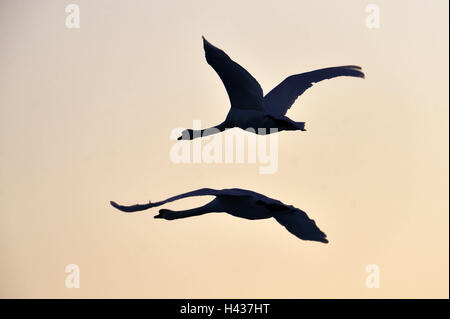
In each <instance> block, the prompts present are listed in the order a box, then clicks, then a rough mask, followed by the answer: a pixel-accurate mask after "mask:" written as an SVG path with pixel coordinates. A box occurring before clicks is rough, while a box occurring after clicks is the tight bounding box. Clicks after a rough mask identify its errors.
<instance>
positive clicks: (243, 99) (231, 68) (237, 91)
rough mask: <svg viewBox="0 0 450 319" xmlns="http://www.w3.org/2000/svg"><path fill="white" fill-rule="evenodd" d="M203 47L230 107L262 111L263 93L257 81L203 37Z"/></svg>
mask: <svg viewBox="0 0 450 319" xmlns="http://www.w3.org/2000/svg"><path fill="white" fill-rule="evenodd" d="M203 47H204V49H205V57H206V61H207V62H208V64H209V65H210V66H212V68H213V69H214V70H215V71H216V72H217V74H218V75H219V77H220V79H221V80H222V82H223V84H224V86H225V89H226V90H227V93H228V97H229V98H230V103H231V107H235V108H240V109H257V110H260V111H263V110H264V109H263V106H262V101H263V91H262V89H261V86H260V85H259V83H258V81H256V79H255V78H254V77H253V76H252V75H251V74H250V73H248V72H247V71H246V70H245V69H244V68H243V67H242V66H240V65H239V64H237V63H236V62H234V61H233V60H231V59H230V57H229V56H228V55H227V54H226V53H225V52H224V51H222V50H221V49H219V48H216V47H215V46H213V45H212V44H211V43H209V42H208V41H207V40H206V39H205V38H204V37H203Z"/></svg>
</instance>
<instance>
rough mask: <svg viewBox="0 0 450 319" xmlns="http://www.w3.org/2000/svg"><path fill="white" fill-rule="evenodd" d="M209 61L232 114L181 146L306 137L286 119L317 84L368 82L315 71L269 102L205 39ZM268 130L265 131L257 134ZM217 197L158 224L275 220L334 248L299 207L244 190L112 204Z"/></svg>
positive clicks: (352, 71) (192, 133) (338, 70)
mask: <svg viewBox="0 0 450 319" xmlns="http://www.w3.org/2000/svg"><path fill="white" fill-rule="evenodd" d="M203 47H204V50H205V56H206V61H207V62H208V64H209V65H210V66H211V67H212V68H213V69H214V70H215V71H216V72H217V74H218V75H219V77H220V79H221V80H222V82H223V84H224V86H225V89H226V90H227V93H228V96H229V98H230V104H231V108H230V111H229V112H228V115H227V117H226V119H225V121H223V122H222V123H220V124H219V125H216V126H213V127H211V128H209V129H202V130H191V129H188V130H184V131H183V132H182V135H181V136H180V137H179V138H178V140H181V139H182V140H192V139H194V138H199V137H202V136H207V135H211V134H215V133H218V132H221V131H224V130H225V129H227V128H234V127H238V128H241V129H244V130H246V129H248V128H253V130H252V132H255V133H258V134H270V133H272V132H273V130H270V129H273V128H276V129H277V130H278V131H296V130H300V131H304V130H305V123H304V122H295V121H293V120H291V119H290V118H288V117H287V116H286V115H285V114H286V112H287V111H288V110H289V108H290V107H291V106H292V104H293V103H294V102H295V100H296V99H297V98H298V97H299V96H300V95H301V94H303V92H305V91H306V90H307V89H308V88H310V87H311V86H312V85H313V83H316V82H320V81H322V80H326V79H331V78H335V77H339V76H351V77H359V78H364V73H363V72H362V71H361V68H360V67H359V66H354V65H346V66H338V67H331V68H325V69H320V70H315V71H311V72H306V73H301V74H296V75H291V76H289V77H287V78H286V79H285V80H284V81H282V82H281V83H280V84H279V85H277V86H276V87H275V88H274V89H273V90H272V91H270V92H269V93H268V94H266V95H265V96H264V95H263V91H262V89H261V86H260V85H259V83H258V82H257V81H256V79H255V78H254V77H253V76H252V75H251V74H250V73H248V72H247V71H246V70H245V69H244V68H243V67H241V66H240V65H239V64H237V63H236V62H234V61H233V60H231V59H230V57H229V56H228V55H227V54H226V53H225V52H224V51H222V50H220V49H219V48H217V47H215V46H213V45H212V44H211V43H209V42H208V41H207V40H206V39H205V38H204V37H203ZM259 128H263V129H265V130H257V129H259ZM206 195H213V196H215V198H214V199H213V200H212V201H211V202H209V203H208V204H206V205H203V206H201V207H197V208H193V209H189V210H183V211H172V210H168V209H161V210H160V211H159V214H158V215H156V216H155V218H162V219H166V220H174V219H180V218H187V217H191V216H199V215H203V214H207V213H212V212H224V213H228V214H230V215H233V216H236V217H240V218H245V219H250V220H255V219H266V218H272V217H273V218H275V219H276V221H277V222H279V223H280V224H281V225H283V226H284V227H285V228H286V229H287V230H288V231H289V232H290V233H292V234H293V235H295V236H296V237H298V238H300V239H303V240H312V241H318V242H322V243H328V240H327V239H326V235H325V233H324V232H322V231H321V230H320V229H319V228H318V227H317V225H316V223H315V222H314V220H312V219H310V218H309V217H308V215H306V213H305V212H303V211H302V210H300V209H298V208H295V207H294V206H290V205H285V204H283V203H282V202H280V201H278V200H275V199H272V198H269V197H266V196H264V195H262V194H259V193H256V192H252V191H249V190H244V189H238V188H233V189H222V190H215V189H210V188H202V189H198V190H196V191H192V192H188V193H184V194H180V195H177V196H174V197H170V198H168V199H166V200H163V201H160V202H156V203H151V202H149V203H148V204H141V205H140V204H137V205H132V206H123V205H119V204H117V203H115V202H113V201H111V202H110V203H111V205H112V206H113V207H115V208H117V209H119V210H121V211H124V212H136V211H142V210H145V209H149V208H152V207H157V206H161V205H163V204H166V203H169V202H172V201H175V200H178V199H182V198H186V197H192V196H206Z"/></svg>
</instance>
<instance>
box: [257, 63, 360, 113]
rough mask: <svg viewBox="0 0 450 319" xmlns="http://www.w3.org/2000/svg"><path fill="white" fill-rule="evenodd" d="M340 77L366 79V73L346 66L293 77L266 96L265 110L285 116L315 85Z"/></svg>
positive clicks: (356, 67) (355, 67) (357, 68)
mask: <svg viewBox="0 0 450 319" xmlns="http://www.w3.org/2000/svg"><path fill="white" fill-rule="evenodd" d="M338 76H353V77H358V78H364V73H363V72H362V71H361V67H359V66H355V65H346V66H337V67H332V68H326V69H320V70H315V71H311V72H306V73H301V74H296V75H291V76H289V77H287V78H286V79H285V80H284V81H283V82H281V83H280V84H278V85H277V86H276V87H275V88H274V89H273V90H272V91H270V92H269V93H267V94H266V96H264V101H263V106H264V109H265V111H266V112H267V113H269V114H271V115H274V116H282V115H285V114H286V112H287V111H288V110H289V108H290V107H291V105H292V104H294V102H295V100H296V99H297V98H298V97H299V96H300V95H302V94H303V92H305V91H306V90H307V89H309V88H310V87H311V86H312V85H313V83H316V82H320V81H322V80H327V79H331V78H335V77H338Z"/></svg>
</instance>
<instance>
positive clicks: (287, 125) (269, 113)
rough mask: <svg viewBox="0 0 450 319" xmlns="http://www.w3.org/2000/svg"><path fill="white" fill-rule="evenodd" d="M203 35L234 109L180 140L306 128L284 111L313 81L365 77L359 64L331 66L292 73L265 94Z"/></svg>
mask: <svg viewBox="0 0 450 319" xmlns="http://www.w3.org/2000/svg"><path fill="white" fill-rule="evenodd" d="M202 38H203V48H204V50H205V57H206V61H207V62H208V64H209V65H210V66H211V67H212V68H213V69H214V70H215V71H216V72H217V74H218V75H219V77H220V79H221V80H222V82H223V84H224V86H225V89H226V91H227V93H228V97H229V99H230V104H231V108H230V110H229V112H228V115H227V117H226V118H225V121H223V122H222V123H220V124H219V125H216V126H213V127H210V128H208V129H202V130H192V129H187V130H184V131H183V132H182V133H181V134H182V135H181V136H180V137H179V138H178V140H192V139H195V138H197V137H202V136H207V135H212V134H216V133H219V132H222V131H224V130H225V129H228V128H234V127H239V128H241V129H243V130H246V129H248V128H252V132H254V133H257V134H267V133H268V134H270V133H273V131H271V130H270V129H271V128H272V129H275V128H276V131H286V130H288V131H296V130H300V131H305V122H295V121H293V120H291V119H290V118H288V117H287V116H285V114H286V112H287V111H288V110H289V108H290V107H291V106H292V104H293V103H294V102H295V100H296V99H297V98H298V97H299V96H300V95H302V94H303V92H305V91H306V90H307V89H308V88H310V87H312V85H313V83H316V82H320V81H322V80H326V79H331V78H335V77H338V76H352V77H359V78H364V73H363V72H362V71H361V67H359V66H356V65H345V66H337V67H330V68H325V69H319V70H315V71H311V72H306V73H301V74H295V75H291V76H289V77H287V78H286V79H285V80H284V81H282V82H281V83H280V84H278V85H277V86H276V87H275V88H274V89H273V90H272V91H270V92H269V93H268V94H266V95H265V96H263V90H262V89H261V86H260V85H259V83H258V81H256V79H255V78H254V77H253V76H252V75H251V74H250V73H249V72H247V71H246V70H245V69H244V68H243V67H242V66H240V65H239V64H237V63H236V62H234V61H233V60H231V59H230V57H229V56H228V55H227V54H226V53H225V52H224V51H222V50H221V49H219V48H217V47H215V46H214V45H212V44H211V43H209V42H208V41H207V40H206V39H205V37H202ZM257 129H262V130H257Z"/></svg>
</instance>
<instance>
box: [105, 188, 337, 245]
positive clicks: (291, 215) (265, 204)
mask: <svg viewBox="0 0 450 319" xmlns="http://www.w3.org/2000/svg"><path fill="white" fill-rule="evenodd" d="M208 195H209V196H211V195H212V196H215V198H214V199H213V200H212V201H210V202H209V203H207V204H206V205H203V206H201V207H197V208H193V209H188V210H181V211H173V210H169V209H160V210H159V214H158V215H156V216H155V218H162V219H166V220H173V219H180V218H187V217H192V216H199V215H203V214H207V213H213V212H215V213H228V214H230V215H232V216H235V217H240V218H244V219H250V220H256V219H267V218H271V217H273V218H275V219H276V220H277V222H278V223H280V224H281V225H283V226H284V227H285V228H286V229H287V230H288V231H289V232H290V233H291V234H293V235H294V236H296V237H298V238H300V239H303V240H312V241H318V242H322V243H328V240H327V239H326V237H327V235H325V233H323V232H322V231H321V230H320V229H319V228H318V227H317V226H316V223H315V222H314V220H312V219H309V217H308V215H306V213H305V212H304V211H302V210H300V209H298V208H296V207H294V206H291V205H285V204H283V203H282V202H280V201H278V200H276V199H272V198H269V197H267V196H264V195H262V194H259V193H256V192H253V191H249V190H245V189H239V188H232V189H222V190H216V189H211V188H201V189H198V190H195V191H192V192H187V193H183V194H180V195H177V196H173V197H170V198H168V199H165V200H162V201H159V202H155V203H152V202H149V203H147V204H137V205H132V206H123V205H119V204H117V203H116V202H113V201H111V202H110V203H111V205H112V206H113V207H115V208H117V209H118V210H121V211H123V212H127V213H132V212H137V211H142V210H146V209H149V208H152V207H157V206H161V205H164V204H166V203H169V202H173V201H176V200H179V199H182V198H187V197H193V196H208Z"/></svg>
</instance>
